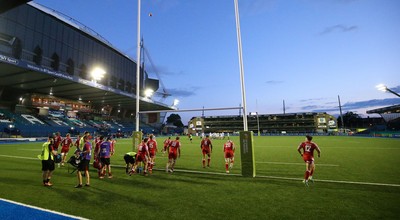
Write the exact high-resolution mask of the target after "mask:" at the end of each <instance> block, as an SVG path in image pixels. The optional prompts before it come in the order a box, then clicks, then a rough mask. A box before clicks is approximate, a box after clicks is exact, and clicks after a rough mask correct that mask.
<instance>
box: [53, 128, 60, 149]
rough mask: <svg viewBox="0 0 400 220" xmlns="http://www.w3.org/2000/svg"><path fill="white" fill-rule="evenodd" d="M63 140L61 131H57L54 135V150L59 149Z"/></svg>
mask: <svg viewBox="0 0 400 220" xmlns="http://www.w3.org/2000/svg"><path fill="white" fill-rule="evenodd" d="M61 141H62V138H61V135H60V132H56V136H55V137H54V150H55V151H58V147H59V146H60V144H61Z"/></svg>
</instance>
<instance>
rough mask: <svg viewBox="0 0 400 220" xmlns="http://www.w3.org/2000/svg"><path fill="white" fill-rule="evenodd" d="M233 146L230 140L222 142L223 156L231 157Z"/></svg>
mask: <svg viewBox="0 0 400 220" xmlns="http://www.w3.org/2000/svg"><path fill="white" fill-rule="evenodd" d="M234 152H235V146H234V145H233V142H232V141H228V142H226V143H225V144H224V156H225V158H232V157H233V156H234Z"/></svg>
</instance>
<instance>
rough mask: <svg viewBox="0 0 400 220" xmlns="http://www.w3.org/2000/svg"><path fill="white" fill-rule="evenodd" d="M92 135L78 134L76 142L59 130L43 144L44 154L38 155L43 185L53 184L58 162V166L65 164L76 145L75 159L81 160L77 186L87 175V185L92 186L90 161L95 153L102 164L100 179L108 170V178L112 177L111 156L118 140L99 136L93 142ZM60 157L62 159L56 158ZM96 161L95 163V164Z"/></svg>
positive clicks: (79, 185) (98, 161) (99, 170)
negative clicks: (61, 133) (59, 151)
mask: <svg viewBox="0 0 400 220" xmlns="http://www.w3.org/2000/svg"><path fill="white" fill-rule="evenodd" d="M91 139H92V136H91V135H90V133H89V132H85V133H84V135H83V136H82V137H80V136H77V139H76V141H75V142H73V141H72V138H71V135H70V134H66V135H65V138H62V137H61V135H60V133H59V132H56V133H55V134H54V135H50V136H49V138H48V140H47V142H45V143H44V144H43V146H42V154H41V155H38V156H39V159H41V160H42V171H43V185H44V186H52V185H53V184H52V183H51V182H50V179H51V177H52V173H53V171H54V169H55V166H56V163H57V164H58V167H60V166H64V165H65V163H66V162H67V160H66V159H67V155H68V152H69V151H70V149H71V148H72V147H74V146H75V147H76V150H75V151H74V155H73V157H74V161H79V163H78V164H77V177H78V185H77V186H75V187H76V188H81V187H82V186H83V184H82V181H83V180H82V176H85V177H86V184H85V186H90V175H89V163H90V160H91V159H92V154H93V155H94V161H95V163H96V162H97V163H98V164H101V166H100V167H96V168H98V175H99V178H100V179H103V178H104V176H105V175H106V171H108V178H112V173H111V166H110V157H111V156H112V155H113V154H114V152H115V150H114V149H115V144H116V141H115V140H113V139H112V138H111V137H107V138H106V139H105V137H103V136H97V137H96V138H95V139H94V141H93V142H91ZM93 145H95V149H94V153H93V152H92V146H93ZM59 147H61V153H60V155H59V154H58V149H59ZM57 157H60V158H61V159H60V161H57V160H56V158H57ZM95 163H94V164H95Z"/></svg>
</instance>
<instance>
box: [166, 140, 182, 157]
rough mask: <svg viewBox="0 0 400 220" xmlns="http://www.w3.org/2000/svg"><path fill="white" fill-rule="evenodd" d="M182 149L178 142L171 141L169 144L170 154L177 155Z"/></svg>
mask: <svg viewBox="0 0 400 220" xmlns="http://www.w3.org/2000/svg"><path fill="white" fill-rule="evenodd" d="M180 147H181V142H179V141H178V140H174V141H171V143H170V144H169V153H173V154H177V152H178V149H179V148H180Z"/></svg>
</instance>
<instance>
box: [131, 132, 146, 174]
mask: <svg viewBox="0 0 400 220" xmlns="http://www.w3.org/2000/svg"><path fill="white" fill-rule="evenodd" d="M148 141H149V138H147V137H145V138H144V139H143V141H142V143H140V144H139V146H138V147H137V149H138V152H137V154H136V161H135V165H133V168H132V170H131V171H130V172H129V174H132V173H136V168H137V166H138V164H139V163H141V162H143V164H144V169H143V170H144V172H143V174H144V175H145V176H146V175H147V162H148V159H149V158H150V154H149V147H148V146H147V142H148Z"/></svg>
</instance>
